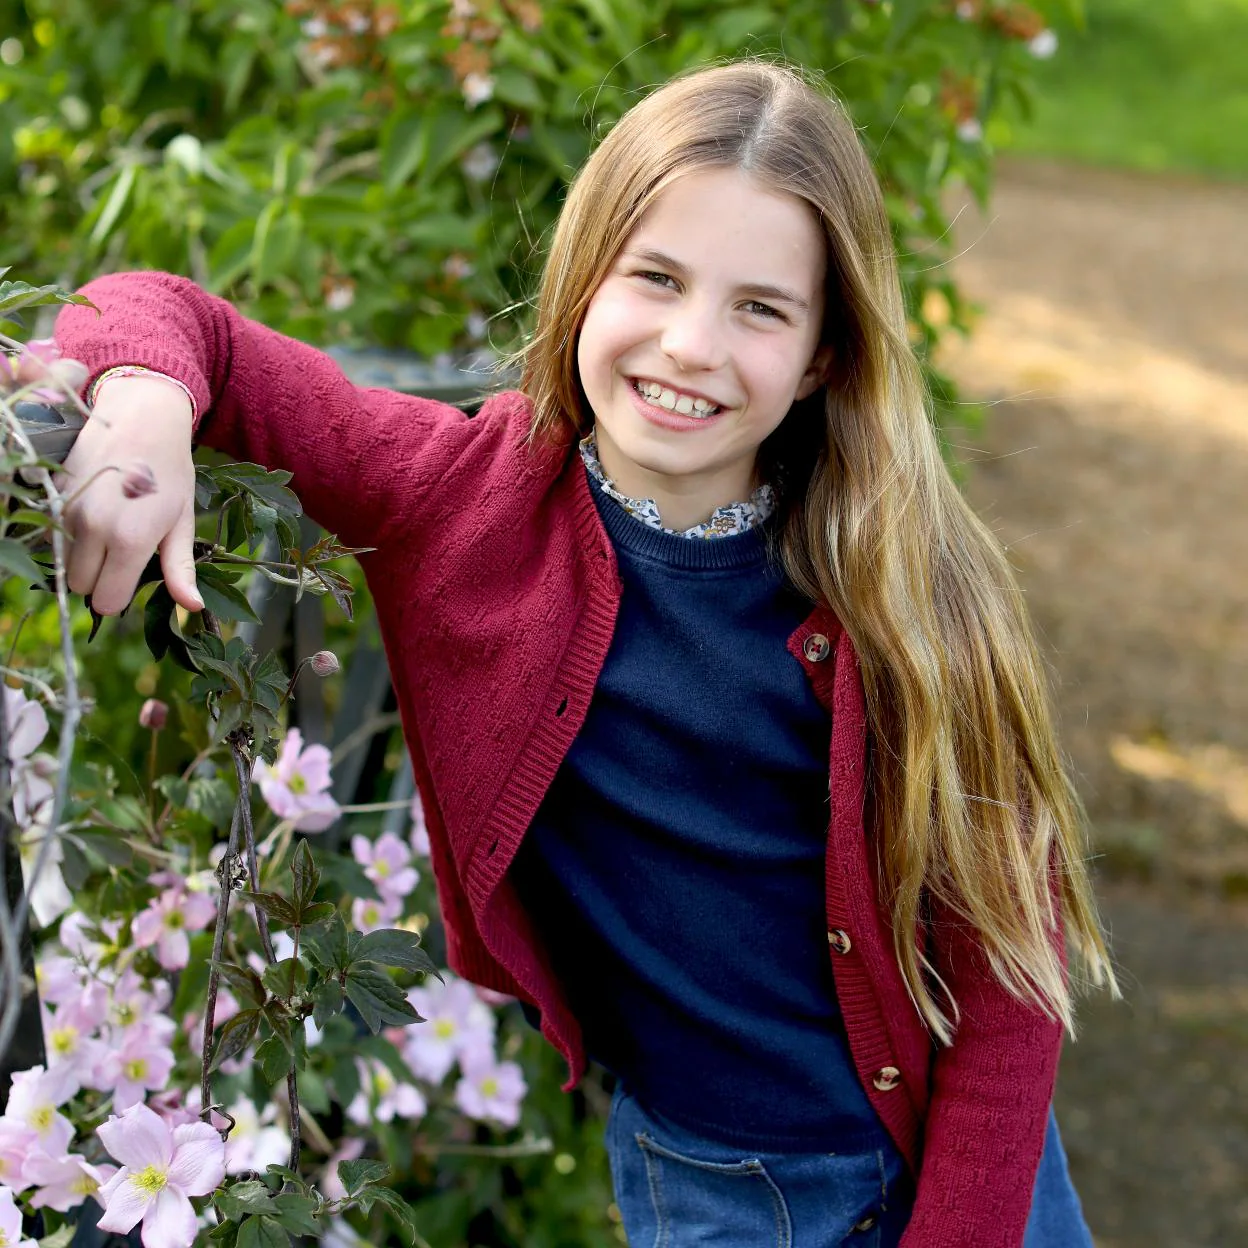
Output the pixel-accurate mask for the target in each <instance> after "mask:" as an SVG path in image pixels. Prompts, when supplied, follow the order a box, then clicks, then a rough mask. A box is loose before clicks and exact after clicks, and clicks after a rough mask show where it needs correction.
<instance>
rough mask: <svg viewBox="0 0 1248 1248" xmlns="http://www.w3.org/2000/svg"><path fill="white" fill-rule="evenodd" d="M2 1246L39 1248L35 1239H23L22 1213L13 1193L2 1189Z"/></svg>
mask: <svg viewBox="0 0 1248 1248" xmlns="http://www.w3.org/2000/svg"><path fill="white" fill-rule="evenodd" d="M0 1244H12V1245H13V1248H39V1246H38V1244H36V1243H35V1241H34V1240H33V1239H23V1238H22V1211H21V1210H20V1209H19V1208H18V1207H17V1205H16V1204H14V1202H13V1193H12V1192H11V1191H9V1189H8V1188H7V1187H0Z"/></svg>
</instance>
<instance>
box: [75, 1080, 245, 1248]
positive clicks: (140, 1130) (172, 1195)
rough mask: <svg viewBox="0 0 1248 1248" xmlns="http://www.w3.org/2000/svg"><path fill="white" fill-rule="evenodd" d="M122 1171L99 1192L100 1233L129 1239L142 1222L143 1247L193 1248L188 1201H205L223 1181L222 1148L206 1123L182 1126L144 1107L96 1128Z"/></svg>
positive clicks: (192, 1209)
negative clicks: (104, 1232) (197, 1198)
mask: <svg viewBox="0 0 1248 1248" xmlns="http://www.w3.org/2000/svg"><path fill="white" fill-rule="evenodd" d="M97 1134H98V1135H99V1137H100V1139H101V1140H103V1141H104V1146H105V1147H106V1148H107V1149H108V1151H109V1152H110V1153H111V1154H112V1155H113V1156H114V1157H115V1158H116V1159H117V1160H118V1161H119V1162H121V1169H120V1170H118V1171H117V1173H116V1174H114V1175H113V1177H112V1178H111V1179H109V1180H108V1181H107V1182H106V1183H104V1184H103V1185H102V1186H101V1187H100V1193H99V1197H98V1199H99V1200H100V1203H101V1204H102V1205H103V1206H104V1216H103V1217H102V1218H101V1219H100V1221H99V1227H100V1230H102V1231H116V1232H117V1233H118V1234H120V1235H125V1234H127V1233H128V1232H129V1231H130V1230H131V1229H132V1228H133V1227H134V1226H135V1224H136V1223H138V1222H139V1221H140V1220H141V1221H142V1223H143V1231H142V1240H143V1245H144V1248H191V1245H192V1244H193V1243H194V1242H195V1232H196V1219H195V1207H194V1205H192V1204H191V1201H190V1198H191V1197H192V1196H207V1195H208V1193H209V1192H211V1191H213V1190H214V1189H215V1188H216V1187H217V1186H218V1185H219V1184H220V1183H221V1181H222V1179H224V1178H225V1144H224V1142H223V1141H222V1139H221V1137H220V1135H218V1134H217V1132H216V1130H215V1129H214V1128H213V1127H210V1126H209V1125H208V1124H207V1123H206V1122H188V1123H185V1124H184V1125H183V1126H180V1127H172V1128H171V1127H170V1126H169V1124H168V1123H166V1122H165V1121H164V1119H163V1118H161V1117H160V1115H159V1114H156V1113H154V1112H153V1111H152V1110H150V1109H148V1108H147V1106H146V1105H133V1106H131V1107H130V1108H129V1109H128V1110H126V1112H125V1113H124V1114H122V1115H121V1117H120V1118H118V1117H112V1118H110V1119H109V1120H108V1121H107V1122H106V1123H104V1124H103V1125H102V1126H100V1127H99V1128H97Z"/></svg>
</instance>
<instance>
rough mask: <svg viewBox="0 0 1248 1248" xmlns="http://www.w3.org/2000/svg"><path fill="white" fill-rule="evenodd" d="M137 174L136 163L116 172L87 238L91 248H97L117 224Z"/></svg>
mask: <svg viewBox="0 0 1248 1248" xmlns="http://www.w3.org/2000/svg"><path fill="white" fill-rule="evenodd" d="M137 174H138V166H137V165H126V166H125V167H124V168H123V169H122V171H121V173H120V174H118V176H117V179H116V181H114V183H113V186H112V190H110V191H109V193H108V199H106V200H105V201H104V207H103V208H102V209H101V210H100V215H99V216H98V217H97V218H96V222H95V226H94V228H93V229H92V230H91V236H90V238H89V239H88V240H87V242H88V244H89V246H90V247H92V248H93V249H94V248H98V247H99V246H100V245H101V244H102V243H103V242H104V241H105V240H106V239H107V238H108V236H109V234H111V233H112V231H113V226H115V225H116V224H117V220H118V218H119V217H120V216H121V214H122V211H123V210H124V208H125V206H126V200H128V199H129V198H130V191H131V190H132V188H133V187H134V179H135V177H136V175H137Z"/></svg>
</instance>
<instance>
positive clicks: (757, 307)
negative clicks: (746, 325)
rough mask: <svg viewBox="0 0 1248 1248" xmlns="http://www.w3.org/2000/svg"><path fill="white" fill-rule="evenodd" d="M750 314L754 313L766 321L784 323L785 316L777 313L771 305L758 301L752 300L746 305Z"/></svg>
mask: <svg viewBox="0 0 1248 1248" xmlns="http://www.w3.org/2000/svg"><path fill="white" fill-rule="evenodd" d="M745 307H746V310H747V311H748V312H752V313H753V314H754V315H755V316H761V317H762V318H763V319H764V320H775V321H783V320H784V319H785V318H784V314H783V313H781V312H779V311H777V310H776V309H775V308H773V307H772V306H771V304H769V303H759V302H758V300H757V299H751V300H750V302H749V303H747V304H746V305H745Z"/></svg>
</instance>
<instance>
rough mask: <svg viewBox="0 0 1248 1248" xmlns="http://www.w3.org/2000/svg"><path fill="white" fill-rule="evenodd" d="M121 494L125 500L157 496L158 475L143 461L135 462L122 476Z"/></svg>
mask: <svg viewBox="0 0 1248 1248" xmlns="http://www.w3.org/2000/svg"><path fill="white" fill-rule="evenodd" d="M121 493H122V497H123V498H146V497H147V496H148V495H149V494H155V493H156V474H155V473H154V472H153V471H152V468H151V465H150V464H146V463H144V462H143V461H142V460H141V459H138V460H135V462H134V463H133V464H131V465H130V467H129V468H127V469H126V471H125V472H124V473H123V474H122V478H121Z"/></svg>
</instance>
